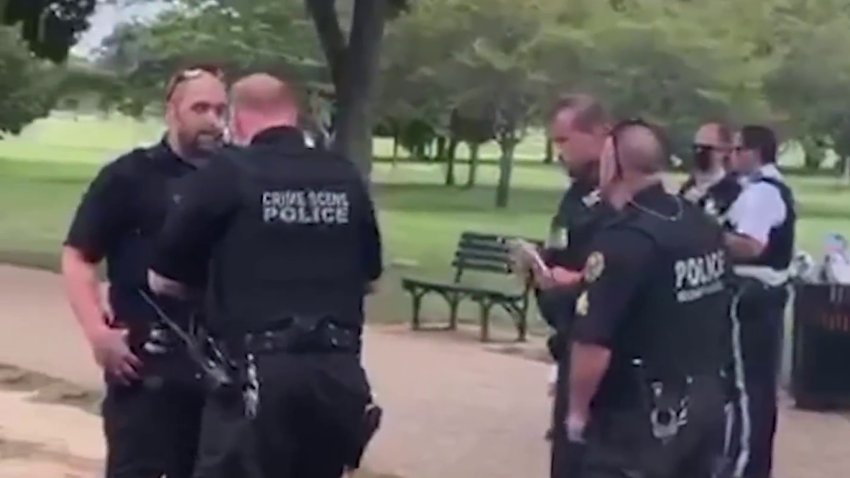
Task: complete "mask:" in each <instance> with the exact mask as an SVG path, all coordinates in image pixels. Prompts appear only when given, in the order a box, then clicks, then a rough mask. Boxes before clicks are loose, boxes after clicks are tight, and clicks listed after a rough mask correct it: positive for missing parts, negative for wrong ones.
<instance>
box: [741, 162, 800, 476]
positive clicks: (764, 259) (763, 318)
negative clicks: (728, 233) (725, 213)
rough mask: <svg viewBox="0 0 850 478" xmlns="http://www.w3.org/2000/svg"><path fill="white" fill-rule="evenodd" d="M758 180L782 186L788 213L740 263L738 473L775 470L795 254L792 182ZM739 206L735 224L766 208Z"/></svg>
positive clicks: (752, 182) (753, 182)
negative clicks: (790, 270) (786, 321)
mask: <svg viewBox="0 0 850 478" xmlns="http://www.w3.org/2000/svg"><path fill="white" fill-rule="evenodd" d="M757 184H762V185H769V186H770V187H772V188H775V189H776V190H777V191H778V192H779V197H780V199H781V201H782V204H784V207H785V216H784V219H783V220H782V222H781V223H779V224H776V225H775V226H774V227H773V228H771V229H770V231H769V234H768V236H767V243H766V246H765V249H764V252H763V253H762V254H761V255H760V256H759V257H757V258H754V259H751V260H746V261H738V262H736V264H735V272H736V276H737V282H738V286H739V287H738V296H737V304H736V307H735V309H734V315H733V317H732V318H733V324H734V325H735V334H734V338H735V357H736V365H737V370H736V372H737V373H736V376H737V378H738V381H739V382H738V384H737V385H738V387H737V389H738V394H739V395H738V407H737V410H736V412H737V413H736V417H737V420H736V423H735V427H734V430H733V433H732V436H733V437H734V440H733V442H732V443H731V449H732V452H733V461H732V463H731V469H732V471H731V474H730V476H733V477H735V478H738V477H744V478H769V477H770V476H771V472H772V468H773V439H774V435H775V433H776V422H777V390H778V380H777V379H778V375H779V367H780V361H781V358H782V344H783V335H784V317H785V305H786V303H787V300H788V290H787V281H788V268H789V266H790V264H791V260H792V259H793V254H794V240H795V224H796V211H795V204H794V197H793V194H792V192H791V190H790V188H789V187H788V186H787V185H785V184H784V183H783V182H782V181H781V180H779V179H777V178H774V177H765V176H756V177H754V178H751V179H750V185H749V186H748V187H752V186H753V185H757ZM733 207H734V206H733ZM767 207H770V206H767ZM774 207H775V206H774ZM737 212H739V211H733V212H732V214H730V217H729V219H728V220H727V224H726V225H727V227H728V228H729V229H732V230H735V229H736V228H737V227H739V226H740V223H744V222H746V221H748V220H751V217H746V216H748V215H750V216H751V215H753V214H756V215H758V214H762V213H764V212H765V211H757V210H749V211H746V212H741V214H737Z"/></svg>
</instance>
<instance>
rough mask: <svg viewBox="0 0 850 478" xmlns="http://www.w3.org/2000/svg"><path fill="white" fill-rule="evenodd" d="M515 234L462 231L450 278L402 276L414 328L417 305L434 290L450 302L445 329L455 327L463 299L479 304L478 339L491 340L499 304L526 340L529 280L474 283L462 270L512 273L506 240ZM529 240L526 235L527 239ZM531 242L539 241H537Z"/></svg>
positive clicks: (417, 321) (417, 322) (416, 326)
mask: <svg viewBox="0 0 850 478" xmlns="http://www.w3.org/2000/svg"><path fill="white" fill-rule="evenodd" d="M512 238H514V236H502V235H495V234H483V233H477V232H464V233H463V234H461V236H460V240H459V241H458V245H457V250H455V254H454V259H453V261H452V263H451V265H452V267H453V268H454V269H455V273H454V278H453V280H451V281H435V280H428V279H422V278H413V277H404V278H402V288H403V289H404V290H405V291H406V292H408V293H409V294H410V295H411V298H412V299H413V318H412V323H411V325H412V328H413V330H422V324H421V322H420V316H419V313H420V309H421V307H422V299H423V297H425V296H426V295H428V294H431V293H434V294H438V295H440V296H442V297H443V298H444V299H445V300H446V302H447V303H448V306H449V324H448V327H447V328H445V329H444V330H455V329H457V320H458V307H459V306H460V304H461V302H463V301H464V300H468V301H472V302H475V303H477V304H478V307H479V314H480V315H479V319H480V321H481V341H482V342H487V341H489V340H490V313H491V311H492V309H493V308H494V307H497V306H498V307H501V308H502V309H504V310H505V311H506V312H507V313H508V314H509V315H510V317H511V319H513V322H514V325H515V326H516V329H517V335H518V337H517V340H518V341H520V342H522V341H525V338H526V332H527V329H528V321H527V316H528V306H529V296H530V292H531V283H530V281H526V283H525V284H524V285H522V286H517V287H509V286H504V287H498V286H490V285H480V284H473V283H471V282H469V281H468V276H467V280H464V279H465V273H467V272H478V273H487V274H490V276H491V277H492V276H493V275H498V276H502V277H504V276H508V275H511V274H513V271H512V267H511V260H510V255H509V252H508V245H507V243H508V241H509V240H510V239H512ZM526 240H528V239H526ZM531 242H534V243H537V244H539V243H540V241H536V240H532V241H531Z"/></svg>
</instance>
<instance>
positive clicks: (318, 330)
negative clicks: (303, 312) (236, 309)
mask: <svg viewBox="0 0 850 478" xmlns="http://www.w3.org/2000/svg"><path fill="white" fill-rule="evenodd" d="M301 324H303V322H301V321H293V323H292V325H290V326H288V327H285V328H280V329H273V330H266V331H261V332H251V333H248V334H245V335H244V336H242V338H241V340H239V342H240V343H238V344H235V346H236V347H238V348H240V349H242V350H244V351H245V352H246V353H257V354H260V353H275V352H280V353H293V354H318V353H358V352H359V350H360V334H359V333H358V332H355V331H353V330H350V329H347V328H342V327H340V326H338V325H336V324H334V323H333V322H329V321H320V322H317V323H316V324H315V325H313V326H307V327H305V326H303V325H301Z"/></svg>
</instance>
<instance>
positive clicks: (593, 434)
mask: <svg viewBox="0 0 850 478" xmlns="http://www.w3.org/2000/svg"><path fill="white" fill-rule="evenodd" d="M591 248H592V252H591V253H590V255H589V256H588V260H587V264H586V266H585V269H584V271H585V281H586V282H587V288H586V291H585V292H584V293H583V294H582V296H581V297H579V299H578V301H577V303H576V312H577V317H576V321H575V324H574V326H573V330H572V336H573V337H572V338H573V341H574V342H578V343H583V344H591V345H598V346H602V347H605V348H607V349H609V350H610V351H611V360H610V365H609V367H608V370H607V372H606V374H605V376H604V378H603V380H602V382H601V384H600V387H599V389H598V391H597V393H596V395H595V396H594V398H593V401H592V403H591V411H590V418H589V423H588V428H587V430H586V431H585V436H584V439H585V440H586V444H585V445H578V444H577V443H575V442H571V443H570V446H571V450H570V452H572V454H573V456H572V459H573V460H576V456H575V455H576V454H579V455H583V460H577V461H578V463H577V464H575V466H576V467H577V469H576V470H575V472H576V473H577V474H575V475H572V476H573V477H576V478H578V477H580V478H609V477H610V478H614V477H625V476H641V477H652V478H674V477H675V478H679V477H689V478H711V477H713V476H714V472H715V470H716V466H717V465H718V464H719V461H720V457H721V453H722V443H723V431H724V427H723V423H724V420H723V418H724V402H725V397H724V394H725V383H724V379H723V371H724V369H725V368H726V367H727V366H728V363H729V361H730V356H731V344H730V342H731V340H730V337H731V334H730V324H729V320H728V310H729V303H730V294H729V292H728V288H727V279H728V277H729V267H730V264H729V262H728V260H727V258H726V253H725V251H724V244H723V238H722V230H721V228H720V227H719V226H718V225H717V224H716V222H714V221H712V220H711V219H710V218H708V217H707V216H706V215H705V214H703V213H702V212H701V211H700V210H699V209H698V208H697V207H696V206H693V205H692V204H690V203H688V202H687V201H684V200H682V199H681V198H678V197H677V196H671V195H669V194H667V193H666V192H664V190H663V188H662V187H661V186H660V185H658V186H653V187H650V188H648V189H645V190H643V191H642V192H640V193H639V194H638V195H637V196H636V197H635V198H634V200H633V201H632V202H631V204H630V205H628V206H626V209H625V210H624V211H623V212H622V213H621V215H620V216H619V217H618V218H617V219H616V220H613V221H611V222H610V223H609V224H608V225H607V226H606V227H605V228H604V229H602V230H601V231H599V232H598V234H597V235H596V238H595V239H594V241H593V244H592V246H591Z"/></svg>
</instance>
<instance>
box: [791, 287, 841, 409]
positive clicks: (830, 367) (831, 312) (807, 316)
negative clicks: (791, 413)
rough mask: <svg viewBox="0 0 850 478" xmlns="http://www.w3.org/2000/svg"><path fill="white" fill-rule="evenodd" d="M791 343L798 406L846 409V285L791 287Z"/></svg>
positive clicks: (793, 392)
mask: <svg viewBox="0 0 850 478" xmlns="http://www.w3.org/2000/svg"><path fill="white" fill-rule="evenodd" d="M792 344H793V355H792V368H791V392H792V395H793V397H794V400H795V402H796V406H797V408H802V409H809V410H824V409H848V408H850V286H846V285H833V284H797V285H795V287H794V328H793V335H792Z"/></svg>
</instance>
